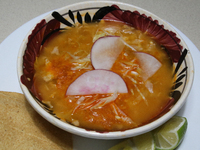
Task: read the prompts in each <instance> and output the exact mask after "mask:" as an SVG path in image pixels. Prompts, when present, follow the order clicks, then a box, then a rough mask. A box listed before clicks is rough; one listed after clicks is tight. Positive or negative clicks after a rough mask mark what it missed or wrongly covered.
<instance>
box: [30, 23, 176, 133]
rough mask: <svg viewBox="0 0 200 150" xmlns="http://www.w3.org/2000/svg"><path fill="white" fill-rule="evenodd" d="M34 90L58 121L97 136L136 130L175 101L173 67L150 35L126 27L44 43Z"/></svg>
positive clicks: (109, 26) (94, 29) (107, 26)
mask: <svg viewBox="0 0 200 150" xmlns="http://www.w3.org/2000/svg"><path fill="white" fill-rule="evenodd" d="M34 69H35V73H34V86H35V90H36V92H37V94H38V95H39V97H40V98H41V100H42V102H44V103H46V104H47V105H49V106H50V108H52V110H53V112H54V113H55V114H56V116H57V117H58V118H60V119H62V120H64V121H67V122H69V123H71V124H73V125H75V126H79V127H82V128H85V129H89V130H96V131H118V130H126V129H131V128H136V127H138V126H141V125H144V124H146V123H148V122H149V121H151V120H152V119H153V118H155V117H156V116H157V115H158V114H159V113H160V112H161V111H162V110H163V108H165V106H166V105H167V104H168V103H169V101H170V100H171V98H170V92H171V88H172V87H173V81H174V79H173V65H172V62H171V59H170V57H169V55H168V54H167V52H166V51H165V49H164V48H163V47H162V46H161V45H160V44H159V43H157V42H156V41H155V40H154V38H152V37H151V36H150V35H148V34H147V33H143V32H142V31H140V30H137V29H136V28H134V27H131V26H129V25H126V24H125V23H121V22H116V21H103V20H101V21H100V22H98V23H89V24H86V23H85V24H78V25H76V26H75V27H73V28H70V29H67V30H64V31H62V32H60V33H59V34H57V35H55V36H54V37H53V38H51V39H50V40H48V41H46V42H45V43H44V45H43V46H42V49H41V52H40V55H39V56H38V57H37V58H36V61H35V63H34Z"/></svg>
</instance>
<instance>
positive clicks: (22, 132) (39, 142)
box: [0, 92, 73, 150]
mask: <svg viewBox="0 0 200 150" xmlns="http://www.w3.org/2000/svg"><path fill="white" fill-rule="evenodd" d="M0 149H3V150H23V149H26V150H29V149H31V150H44V149H45V150H72V149H73V148H72V135H71V134H70V133H68V132H65V131H64V130H61V129H59V128H57V127H56V126H54V125H52V124H50V123H49V122H48V121H46V120H45V119H44V118H42V117H41V116H40V115H39V114H38V113H37V112H36V111H35V110H34V109H33V108H32V107H31V106H30V105H29V103H28V102H27V101H26V99H25V96H24V95H23V94H19V93H14V92H0Z"/></svg>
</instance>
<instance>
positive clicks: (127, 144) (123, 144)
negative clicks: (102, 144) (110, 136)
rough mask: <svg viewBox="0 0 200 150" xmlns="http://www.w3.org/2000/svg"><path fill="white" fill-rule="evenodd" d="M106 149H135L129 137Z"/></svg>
mask: <svg viewBox="0 0 200 150" xmlns="http://www.w3.org/2000/svg"><path fill="white" fill-rule="evenodd" d="M108 150H137V149H136V148H135V146H134V145H133V142H132V141H131V140H130V139H126V140H124V141H122V142H120V143H119V144H117V145H115V146H113V147H111V148H110V149H108Z"/></svg>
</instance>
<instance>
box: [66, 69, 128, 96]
mask: <svg viewBox="0 0 200 150" xmlns="http://www.w3.org/2000/svg"><path fill="white" fill-rule="evenodd" d="M114 92H118V93H128V89H127V86H126V83H125V82H124V80H123V79H122V78H121V77H120V76H119V75H118V74H116V73H114V72H112V71H109V70H92V71H88V72H86V73H84V74H82V75H81V76H80V77H78V78H77V79H76V80H75V81H74V82H73V83H72V84H70V86H69V87H68V89H67V92H66V95H87V94H106V93H114Z"/></svg>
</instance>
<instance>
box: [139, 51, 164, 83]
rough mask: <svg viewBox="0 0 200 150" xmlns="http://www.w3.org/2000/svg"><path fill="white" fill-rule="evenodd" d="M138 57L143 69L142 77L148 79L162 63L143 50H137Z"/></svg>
mask: <svg viewBox="0 0 200 150" xmlns="http://www.w3.org/2000/svg"><path fill="white" fill-rule="evenodd" d="M135 55H136V57H137V58H138V60H139V63H140V67H141V69H142V78H143V80H144V81H146V80H147V79H148V78H150V77H151V76H152V75H153V74H154V73H156V71H157V70H158V69H159V68H160V67H161V65H162V64H161V63H160V62H159V61H158V60H157V59H156V58H155V57H153V56H152V55H150V54H147V53H143V52H136V53H135Z"/></svg>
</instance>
